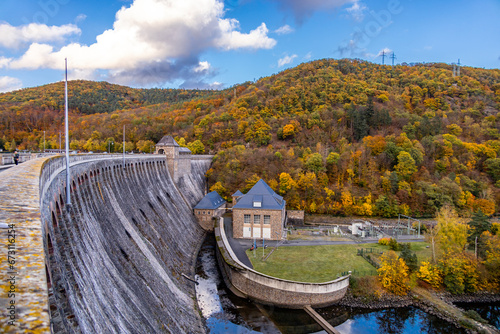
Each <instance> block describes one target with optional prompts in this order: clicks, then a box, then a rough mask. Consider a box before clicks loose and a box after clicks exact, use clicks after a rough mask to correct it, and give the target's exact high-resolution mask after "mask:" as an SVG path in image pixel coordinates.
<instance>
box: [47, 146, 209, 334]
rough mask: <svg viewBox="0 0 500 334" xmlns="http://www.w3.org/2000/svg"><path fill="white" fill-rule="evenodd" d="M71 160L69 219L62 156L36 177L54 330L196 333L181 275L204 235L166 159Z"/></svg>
mask: <svg viewBox="0 0 500 334" xmlns="http://www.w3.org/2000/svg"><path fill="white" fill-rule="evenodd" d="M71 159H72V162H71V173H72V174H71V196H72V204H73V205H72V209H71V211H70V212H69V213H67V212H66V210H65V209H64V204H65V201H66V194H65V169H64V159H62V158H59V157H56V158H51V159H49V160H47V162H46V163H45V164H44V166H43V168H42V172H41V176H40V194H41V203H42V205H41V208H42V209H41V216H42V227H43V229H42V230H43V239H44V245H45V254H46V262H47V263H46V268H47V272H48V273H49V278H48V281H49V299H50V314H51V317H52V319H53V326H54V328H53V330H54V332H55V333H80V332H82V333H165V332H166V333H200V332H204V328H203V325H202V322H201V318H200V316H199V313H198V312H197V307H196V305H195V303H196V301H195V290H194V286H193V282H191V281H189V280H187V279H186V278H184V277H183V274H184V275H187V276H188V277H192V276H194V265H195V262H196V254H197V252H198V249H199V246H200V243H201V242H202V240H203V237H204V233H205V232H204V231H203V229H202V228H201V227H200V226H199V225H198V223H197V222H196V219H195V218H194V216H193V214H192V211H191V207H190V206H189V205H188V204H187V202H186V199H185V198H183V196H182V195H181V193H180V191H179V189H178V187H177V186H176V185H175V184H174V182H173V181H172V179H171V178H170V175H169V174H168V172H167V167H166V160H165V157H164V156H158V155H156V156H145V155H135V156H127V157H126V160H125V166H124V165H123V160H122V157H121V156H112V155H102V156H95V155H94V156H73V157H71ZM89 159H90V160H89ZM124 167H125V168H124ZM193 182H195V181H193ZM199 187H200V186H199ZM199 187H198V188H199ZM201 188H203V186H201ZM191 193H192V194H193V196H195V197H199V196H201V197H202V196H203V194H199V195H197V194H196V189H193V190H192V191H191Z"/></svg>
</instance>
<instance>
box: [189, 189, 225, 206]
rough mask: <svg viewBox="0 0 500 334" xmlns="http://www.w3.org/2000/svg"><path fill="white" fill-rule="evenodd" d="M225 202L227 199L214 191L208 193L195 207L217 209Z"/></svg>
mask: <svg viewBox="0 0 500 334" xmlns="http://www.w3.org/2000/svg"><path fill="white" fill-rule="evenodd" d="M225 203H226V201H225V200H224V199H223V198H222V197H221V196H220V195H219V194H218V193H217V192H216V191H212V192H210V193H208V194H206V195H205V197H203V198H202V199H201V201H200V202H199V203H198V204H196V206H195V207H194V208H195V209H212V210H215V209H217V208H219V207H221V205H224V204H225Z"/></svg>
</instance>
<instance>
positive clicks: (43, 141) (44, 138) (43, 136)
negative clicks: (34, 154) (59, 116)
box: [43, 131, 45, 153]
mask: <svg viewBox="0 0 500 334" xmlns="http://www.w3.org/2000/svg"><path fill="white" fill-rule="evenodd" d="M43 153H45V131H44V132H43Z"/></svg>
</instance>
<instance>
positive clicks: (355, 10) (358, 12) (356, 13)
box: [346, 0, 367, 22]
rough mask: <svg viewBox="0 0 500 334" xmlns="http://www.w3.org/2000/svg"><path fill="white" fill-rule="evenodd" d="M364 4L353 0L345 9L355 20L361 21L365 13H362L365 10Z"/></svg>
mask: <svg viewBox="0 0 500 334" xmlns="http://www.w3.org/2000/svg"><path fill="white" fill-rule="evenodd" d="M366 9H367V8H366V6H365V5H363V4H362V3H361V2H359V1H358V0H354V2H353V4H352V6H351V7H349V8H347V9H346V11H347V12H348V13H349V15H350V16H351V17H352V18H353V19H354V20H355V21H358V22H360V21H363V18H364V17H365V14H364V13H363V12H364V11H365V10H366Z"/></svg>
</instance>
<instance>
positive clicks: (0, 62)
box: [0, 57, 11, 68]
mask: <svg viewBox="0 0 500 334" xmlns="http://www.w3.org/2000/svg"><path fill="white" fill-rule="evenodd" d="M10 61H11V59H10V58H5V57H0V68H2V67H7V66H8V65H9V63H10Z"/></svg>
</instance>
